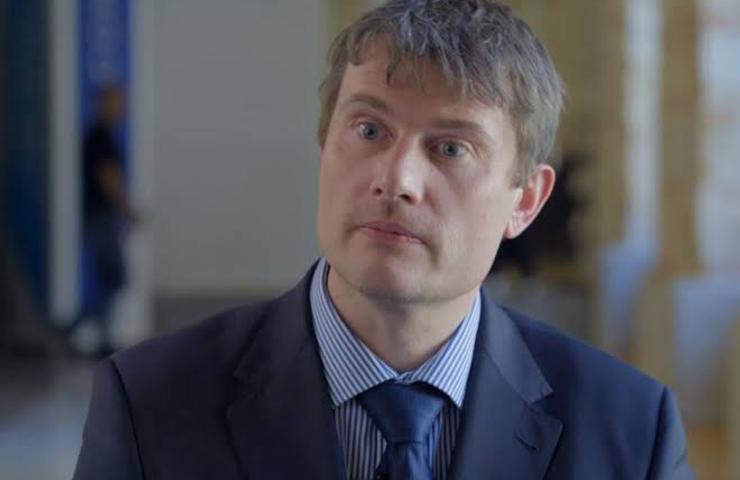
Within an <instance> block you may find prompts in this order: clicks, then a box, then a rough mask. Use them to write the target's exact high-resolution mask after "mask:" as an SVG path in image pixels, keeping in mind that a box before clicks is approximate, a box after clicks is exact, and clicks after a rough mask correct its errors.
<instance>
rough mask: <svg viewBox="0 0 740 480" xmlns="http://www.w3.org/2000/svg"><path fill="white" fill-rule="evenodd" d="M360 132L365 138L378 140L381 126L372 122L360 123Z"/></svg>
mask: <svg viewBox="0 0 740 480" xmlns="http://www.w3.org/2000/svg"><path fill="white" fill-rule="evenodd" d="M360 134H361V135H362V137H363V138H364V139H365V140H377V138H378V137H380V127H378V126H377V125H376V124H374V123H372V122H363V123H361V124H360Z"/></svg>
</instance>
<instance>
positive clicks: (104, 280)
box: [67, 85, 135, 357]
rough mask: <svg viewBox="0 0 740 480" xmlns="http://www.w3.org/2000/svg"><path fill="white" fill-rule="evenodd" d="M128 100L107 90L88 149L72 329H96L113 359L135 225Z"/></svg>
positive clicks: (85, 142) (113, 89) (100, 101)
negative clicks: (127, 248)
mask: <svg viewBox="0 0 740 480" xmlns="http://www.w3.org/2000/svg"><path fill="white" fill-rule="evenodd" d="M125 107H126V100H125V97H124V93H123V91H122V90H121V88H120V87H118V86H117V85H105V86H103V87H102V88H101V89H100V92H99V94H98V96H97V101H96V111H95V117H94V120H93V121H92V123H91V125H90V127H89V128H88V129H87V131H86V132H85V136H84V140H83V146H82V212H83V215H82V218H83V220H82V241H83V254H82V279H83V280H82V283H83V296H82V304H81V307H80V310H79V312H78V314H77V315H76V316H75V318H74V319H73V321H72V323H71V324H69V326H68V327H67V332H68V334H69V335H70V336H71V335H73V334H74V333H75V332H76V331H77V329H78V328H79V327H80V326H82V325H84V324H86V323H88V322H89V323H93V324H95V325H96V326H97V330H98V332H99V345H98V348H97V351H96V352H95V353H96V355H99V356H101V357H104V356H107V355H110V354H111V353H113V351H114V350H115V349H114V345H113V342H112V339H111V321H112V315H111V312H112V308H113V306H114V303H115V300H116V297H117V295H118V294H119V292H120V291H121V290H122V289H123V287H124V286H125V285H126V258H125V255H124V240H125V238H124V237H125V232H126V229H127V228H129V227H130V226H131V225H132V224H133V223H134V221H135V215H134V211H133V209H132V207H131V204H130V202H129V199H128V195H127V191H126V177H125V172H124V165H125V160H124V158H123V152H124V150H123V148H122V147H121V145H120V144H119V142H118V141H117V134H116V132H117V130H118V129H119V128H120V125H121V122H122V121H123V118H124V112H125Z"/></svg>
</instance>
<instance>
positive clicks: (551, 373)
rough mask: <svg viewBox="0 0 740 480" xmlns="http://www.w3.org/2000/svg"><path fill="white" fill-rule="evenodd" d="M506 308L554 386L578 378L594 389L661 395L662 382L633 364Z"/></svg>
mask: <svg viewBox="0 0 740 480" xmlns="http://www.w3.org/2000/svg"><path fill="white" fill-rule="evenodd" d="M505 310H506V312H507V313H508V315H509V316H510V317H511V319H512V321H513V322H514V324H515V325H516V327H517V329H518V330H519V332H520V334H521V335H522V338H523V339H524V341H525V343H526V344H527V346H528V348H529V349H530V351H531V353H532V355H533V356H534V358H535V360H537V363H538V365H539V366H540V368H541V369H542V371H543V373H544V374H545V377H546V378H547V379H548V381H550V382H551V383H552V384H553V387H554V388H557V386H556V385H558V384H560V385H562V384H567V383H573V382H579V383H580V384H582V385H583V384H587V385H588V386H589V388H595V389H603V390H613V389H625V388H626V389H627V390H629V391H631V392H633V393H638V392H642V393H643V395H650V396H652V397H655V398H656V399H657V398H659V397H660V396H661V395H662V392H663V389H664V388H665V386H664V385H663V384H661V383H660V382H658V381H657V380H655V379H653V378H651V377H649V376H648V375H646V374H645V373H643V372H641V371H640V370H638V369H636V368H635V367H633V366H631V365H628V364H627V363H625V362H623V361H622V360H619V359H617V358H615V357H614V356H612V355H610V354H608V353H606V352H604V351H602V350H599V349H597V348H595V347H593V346H591V345H589V344H587V343H586V342H584V341H582V340H579V339H577V338H575V337H573V336H571V335H569V334H568V333H565V332H563V331H561V330H559V329H557V328H555V327H553V326H551V325H548V324H546V323H543V322H541V321H539V320H536V319H533V318H531V317H528V316H526V315H523V314H521V313H519V312H515V311H513V310H509V309H505Z"/></svg>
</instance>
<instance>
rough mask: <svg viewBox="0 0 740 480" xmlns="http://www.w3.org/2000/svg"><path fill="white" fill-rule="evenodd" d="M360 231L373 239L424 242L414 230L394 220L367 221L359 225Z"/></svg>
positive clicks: (413, 242)
mask: <svg viewBox="0 0 740 480" xmlns="http://www.w3.org/2000/svg"><path fill="white" fill-rule="evenodd" d="M359 228H360V231H362V232H363V233H364V234H365V235H367V236H369V237H370V238H373V239H375V240H381V241H386V242H391V243H412V244H421V243H424V242H423V241H422V240H421V238H419V237H418V236H417V235H416V234H415V233H414V232H412V231H411V230H409V229H408V228H406V227H404V226H403V225H401V224H398V223H395V222H386V221H376V222H367V223H363V224H361V225H360V226H359Z"/></svg>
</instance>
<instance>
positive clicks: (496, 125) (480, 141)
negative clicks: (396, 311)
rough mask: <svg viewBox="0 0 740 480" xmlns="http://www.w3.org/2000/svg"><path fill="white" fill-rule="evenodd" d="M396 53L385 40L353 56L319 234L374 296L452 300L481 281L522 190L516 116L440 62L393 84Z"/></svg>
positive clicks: (328, 159) (326, 153) (333, 137)
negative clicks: (455, 85)
mask: <svg viewBox="0 0 740 480" xmlns="http://www.w3.org/2000/svg"><path fill="white" fill-rule="evenodd" d="M387 58H388V57H387V51H386V49H385V48H382V47H381V46H378V45H376V47H375V48H373V49H371V50H370V51H369V52H367V54H366V55H365V61H364V63H362V64H361V65H358V66H355V65H352V64H349V65H348V66H347V69H346V72H345V75H344V79H343V81H342V85H341V88H340V91H339V94H338V98H337V102H336V107H335V110H334V113H333V116H332V118H331V121H330V124H329V128H328V133H327V137H326V140H325V142H324V145H323V147H322V151H321V169H320V178H319V190H320V193H319V213H318V237H319V243H320V245H321V248H322V249H323V252H324V254H325V256H326V258H327V260H328V262H329V264H330V265H331V267H332V268H333V269H334V272H335V273H336V274H337V275H339V277H340V278H341V281H343V282H344V283H346V284H348V285H349V286H350V287H351V288H353V289H354V290H355V291H359V292H361V293H363V294H364V295H366V296H369V297H371V298H374V299H376V300H380V301H386V302H392V303H397V302H401V303H404V304H408V303H419V302H421V303H433V302H438V301H447V300H451V299H454V298H457V297H460V296H461V295H464V294H466V293H469V292H471V291H472V290H473V289H476V288H478V286H479V285H480V284H481V282H482V281H483V279H484V278H485V276H486V274H487V272H488V270H489V268H490V266H491V263H492V262H493V258H494V256H495V254H496V251H497V249H498V246H499V243H500V241H501V238H502V236H503V234H504V231H505V230H506V228H507V222H509V220H510V219H511V217H512V215H513V212H514V211H515V208H516V205H517V203H518V201H519V199H520V198H521V194H522V189H521V188H515V187H513V186H512V183H511V178H512V174H513V171H514V168H515V162H516V137H515V132H514V128H513V126H512V124H511V121H510V120H509V118H508V116H507V115H506V114H505V113H504V112H503V111H502V110H501V109H499V108H496V107H493V106H491V105H485V104H483V103H480V102H477V101H475V100H473V99H466V100H459V99H458V97H457V96H456V94H455V91H454V90H453V89H451V88H449V87H448V86H447V82H446V80H445V78H444V76H443V75H442V73H441V71H440V70H439V69H438V68H437V67H436V66H434V65H432V64H429V65H427V66H426V68H425V69H424V70H423V72H422V88H419V85H418V83H417V82H416V81H415V80H414V79H413V77H412V76H410V75H408V74H407V73H405V69H403V68H401V69H399V70H398V71H397V73H396V74H395V75H394V77H393V79H392V82H391V84H390V85H389V84H388V83H387V82H386V68H387Z"/></svg>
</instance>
